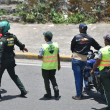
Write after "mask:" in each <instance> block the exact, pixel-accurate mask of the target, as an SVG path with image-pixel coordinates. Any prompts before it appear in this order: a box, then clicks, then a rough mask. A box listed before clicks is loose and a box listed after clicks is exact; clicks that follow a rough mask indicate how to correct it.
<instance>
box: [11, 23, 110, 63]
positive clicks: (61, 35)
mask: <svg viewBox="0 0 110 110" xmlns="http://www.w3.org/2000/svg"><path fill="white" fill-rule="evenodd" d="M10 25H11V29H10V32H11V33H13V34H15V35H16V36H17V37H18V39H19V40H20V41H21V42H22V43H24V44H25V45H26V48H28V50H29V53H22V52H21V51H20V50H19V48H18V47H17V46H15V53H16V57H17V58H26V59H28V58H29V59H37V56H38V52H39V49H40V46H41V44H44V43H45V41H44V36H43V32H46V31H51V32H52V33H53V41H54V42H58V44H59V48H60V57H61V60H63V61H70V60H71V54H72V53H71V50H70V45H71V40H72V39H73V37H74V36H75V35H77V34H79V29H78V28H77V27H78V26H79V24H77V25H74V24H69V25H53V24H26V25H22V24H18V23H10ZM87 33H88V34H89V35H91V36H92V37H93V38H94V39H95V40H96V41H97V42H98V43H99V44H100V45H101V46H104V41H103V36H105V35H106V34H110V24H106V23H96V24H89V25H88V31H87ZM92 49H93V48H92ZM93 50H94V49H93Z"/></svg>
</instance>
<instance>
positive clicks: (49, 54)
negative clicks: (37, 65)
mask: <svg viewBox="0 0 110 110" xmlns="http://www.w3.org/2000/svg"><path fill="white" fill-rule="evenodd" d="M42 47H43V48H44V54H43V63H42V69H46V70H52V69H58V57H57V56H58V44H57V43H52V44H43V45H42Z"/></svg>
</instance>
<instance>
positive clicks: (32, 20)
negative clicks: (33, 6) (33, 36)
mask: <svg viewBox="0 0 110 110" xmlns="http://www.w3.org/2000/svg"><path fill="white" fill-rule="evenodd" d="M26 21H27V22H30V23H34V22H35V16H34V15H33V14H27V16H26Z"/></svg>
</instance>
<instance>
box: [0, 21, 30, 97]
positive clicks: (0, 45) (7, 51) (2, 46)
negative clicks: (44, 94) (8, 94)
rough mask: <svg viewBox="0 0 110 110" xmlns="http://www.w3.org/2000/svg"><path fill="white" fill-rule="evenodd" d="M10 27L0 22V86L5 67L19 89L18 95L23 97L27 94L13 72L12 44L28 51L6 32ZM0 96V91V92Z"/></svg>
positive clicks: (6, 23)
mask: <svg viewBox="0 0 110 110" xmlns="http://www.w3.org/2000/svg"><path fill="white" fill-rule="evenodd" d="M9 29H10V24H9V23H8V22H7V21H2V22H0V34H2V36H1V38H0V86H1V78H2V75H3V72H4V70H5V69H7V71H8V73H9V75H10V77H11V79H12V80H13V81H14V82H15V84H16V85H17V87H18V88H19V89H20V91H21V94H20V96H21V97H23V96H25V95H26V94H27V91H26V90H25V88H24V86H23V84H22V82H21V81H20V79H19V77H18V76H17V75H16V74H15V70H14V68H15V66H16V64H15V59H14V57H15V54H14V52H13V50H14V45H15V44H16V45H17V46H18V47H19V48H20V50H22V51H26V52H28V50H27V48H25V45H24V44H22V43H21V42H20V41H19V40H18V39H17V37H16V36H15V35H13V34H11V33H9V32H8V30H9ZM0 97H1V93H0Z"/></svg>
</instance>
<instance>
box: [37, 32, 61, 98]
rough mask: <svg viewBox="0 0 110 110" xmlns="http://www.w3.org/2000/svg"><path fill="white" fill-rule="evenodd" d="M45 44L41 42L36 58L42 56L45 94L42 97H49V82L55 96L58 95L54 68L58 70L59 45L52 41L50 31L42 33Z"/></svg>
mask: <svg viewBox="0 0 110 110" xmlns="http://www.w3.org/2000/svg"><path fill="white" fill-rule="evenodd" d="M43 35H44V39H45V41H46V44H42V46H41V48H40V51H39V54H38V58H39V59H41V58H43V63H42V76H43V78H44V83H45V88H46V92H47V94H44V97H46V98H51V90H50V82H49V80H50V81H51V83H52V85H53V89H54V95H55V97H58V96H59V89H58V85H57V82H56V78H55V74H56V69H58V70H60V58H59V47H58V44H57V43H54V42H52V41H51V40H52V37H53V34H52V33H51V32H50V31H47V32H45V33H43Z"/></svg>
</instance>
